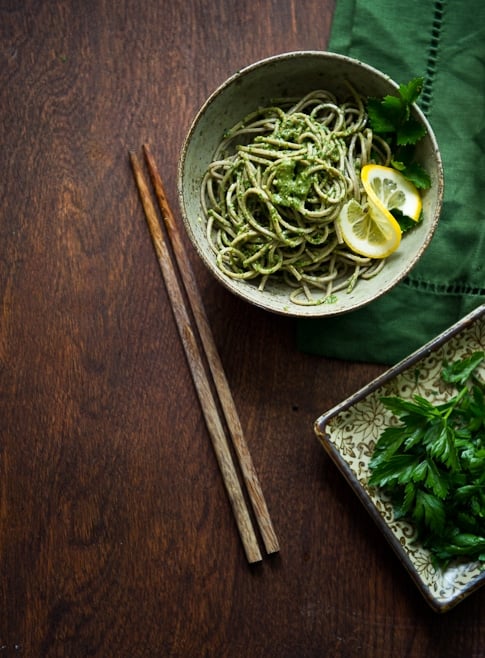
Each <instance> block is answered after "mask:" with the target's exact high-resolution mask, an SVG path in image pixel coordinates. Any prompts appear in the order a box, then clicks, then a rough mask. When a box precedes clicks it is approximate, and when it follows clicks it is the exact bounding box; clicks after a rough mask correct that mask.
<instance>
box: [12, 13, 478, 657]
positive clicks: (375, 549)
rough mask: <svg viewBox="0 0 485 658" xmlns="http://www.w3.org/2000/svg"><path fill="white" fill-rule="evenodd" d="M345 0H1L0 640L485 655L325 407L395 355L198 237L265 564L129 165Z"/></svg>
mask: <svg viewBox="0 0 485 658" xmlns="http://www.w3.org/2000/svg"><path fill="white" fill-rule="evenodd" d="M333 4H334V3H333V2H332V0H326V1H325V0H323V1H322V0H321V1H317V0H302V1H301V2H296V1H290V0H280V1H278V2H276V1H275V0H254V1H253V2H240V1H238V0H213V1H212V2H202V0H185V1H184V2H182V1H181V0H180V1H177V0H172V1H170V2H169V1H168V0H165V1H164V0H160V1H158V2H156V1H154V0H145V1H141V2H140V1H139V0H119V1H117V2H107V1H106V0H98V1H96V0H86V1H84V2H78V1H77V0H64V1H61V0H52V1H49V2H48V1H47V0H44V1H42V0H25V1H23V0H10V1H9V0H0V36H1V38H0V119H1V121H0V162H1V168H0V171H1V182H0V255H1V257H0V300H1V306H0V312H1V316H0V322H1V324H0V400H1V408H0V430H1V444H0V592H1V599H0V606H1V608H0V656H29V657H30V656H32V657H33V658H38V657H41V656H49V657H54V656H55V657H64V656H65V657H68V658H77V657H79V658H81V657H85V656H101V657H111V656H113V657H116V658H118V657H121V658H124V657H126V658H138V657H150V658H151V657H158V656H169V657H172V656H173V657H174V658H176V657H180V658H182V657H183V658H186V657H187V658H189V657H190V658H192V657H196V656H210V657H212V656H215V657H219V656H221V657H222V656H228V657H231V658H232V657H234V658H239V657H246V656H252V657H254V658H259V657H261V658H262V657H271V658H273V657H274V658H310V657H320V656H324V657H326V656H328V657H329V658H338V657H343V658H344V657H353V656H359V657H361V658H364V657H368V658H380V657H382V658H384V657H389V656H393V657H401V656H402V657H404V656H407V657H413V658H414V657H417V658H419V657H421V656H422V657H425V656H426V657H429V656H436V657H440V658H457V657H465V656H466V657H468V658H476V657H478V656H484V655H485V624H484V622H483V617H484V614H485V591H482V592H478V593H476V594H474V595H473V596H472V597H470V598H469V599H467V600H466V601H464V602H463V603H461V604H460V605H459V606H458V607H457V608H456V609H454V610H453V611H451V612H449V613H446V615H437V614H436V613H434V612H432V611H431V610H430V609H429V607H428V605H427V604H426V603H425V602H424V600H423V599H422V598H421V595H420V594H419V592H418V591H417V589H416V587H415V586H414V585H413V584H412V582H411V580H410V578H409V576H408V575H407V574H406V573H405V572H404V570H403V569H402V567H401V566H400V564H399V563H398V560H397V558H396V557H395V556H394V555H393V553H392V552H391V549H390V548H389V547H388V546H387V545H385V544H384V543H383V540H382V537H381V535H380V534H379V532H378V531H377V529H376V528H375V527H374V525H373V522H372V521H371V520H370V518H368V517H367V516H366V514H365V512H364V511H363V510H362V509H361V507H360V503H358V501H357V499H356V498H355V497H354V495H353V494H352V492H350V491H349V489H348V487H347V485H346V484H345V482H344V480H343V478H342V477H341V476H340V474H339V473H338V472H337V471H336V469H335V467H334V466H333V464H332V463H331V462H330V461H329V459H328V458H327V457H326V456H325V454H324V452H323V450H322V448H321V447H320V446H319V444H318V442H317V440H316V438H315V435H314V433H313V422H314V420H315V419H316V418H317V417H318V416H319V415H320V414H321V413H323V412H324V411H325V410H327V409H328V408H330V407H331V406H333V405H334V404H336V403H337V402H339V401H340V400H342V399H343V398H345V397H346V396H347V395H349V394H350V393H352V392H353V391H355V390H356V389H358V388H360V387H361V386H362V385H364V384H365V383H367V382H368V381H369V380H371V379H372V378H373V377H374V376H375V375H377V374H378V373H380V372H382V370H383V368H382V367H381V366H376V365H374V366H373V365H366V364H356V363H350V362H345V361H337V360H332V359H323V358H318V357H314V356H309V355H305V354H302V353H299V352H298V351H297V349H296V347H295V336H294V330H295V324H294V321H293V320H291V319H285V318H281V317H276V316H272V315H269V314H267V313H264V312H262V311H260V310H258V309H256V308H253V307H250V306H249V305H247V304H245V303H244V302H242V301H240V300H238V299H236V298H234V297H233V296H231V295H230V294H229V293H227V292H226V291H225V290H223V289H222V288H221V287H220V286H219V285H218V284H217V283H216V282H215V281H214V280H212V278H211V277H210V276H209V274H208V273H207V272H206V271H205V269H204V268H203V267H202V266H201V264H200V262H199V261H198V259H197V257H196V255H195V253H194V251H193V250H191V251H190V257H191V259H192V262H193V266H194V268H195V271H196V273H197V275H198V278H199V281H200V291H201V294H202V297H203V299H204V303H205V305H206V310H207V314H208V316H209V320H210V323H211V326H212V328H213V331H214V336H215V339H216V343H217V346H218V348H219V350H220V354H221V357H222V361H223V364H224V367H225V369H226V374H227V377H228V380H229V382H230V385H231V388H232V391H233V395H234V398H235V400H236V403H237V406H238V408H239V411H240V414H241V418H242V423H243V426H244V429H245V431H246V433H247V437H248V442H249V445H250V449H251V453H252V456H253V460H254V463H255V465H256V468H257V470H258V473H259V476H260V479H261V482H262V486H263V489H264V491H265V494H266V498H267V502H268V506H269V508H270V511H271V514H272V518H273V522H274V525H275V528H276V531H277V533H278V536H279V539H280V543H281V552H280V554H279V555H277V556H274V557H273V558H271V559H265V560H264V561H263V563H261V564H258V565H254V566H249V565H248V564H247V562H246V560H245V556H244V552H243V550H242V546H241V543H240V540H239V537H238V535H237V531H236V526H235V523H234V519H233V516H232V513H231V509H230V506H229V503H228V499H227V496H226V495H225V492H224V489H223V486H222V481H221V477H220V474H219V470H218V467H217V464H216V461H215V458H214V454H213V451H212V448H211V444H210V441H209V437H208V434H207V430H206V427H205V424H204V420H203V417H202V414H201V410H200V407H199V404H198V401H197V398H196V395H195V391H194V387H193V384H192V380H191V378H190V374H189V371H188V369H187V366H186V361H185V357H184V354H183V350H182V347H181V344H180V341H179V337H178V334H177V330H176V327H175V324H174V320H173V316H172V312H171V309H170V305H169V302H168V298H167V294H166V291H165V287H164V284H163V281H162V279H161V277H160V272H159V268H158V264H157V261H156V258H155V254H154V250H153V247H152V244H151V242H150V238H149V234H148V231H147V226H146V222H145V219H144V216H143V212H142V208H141V205H140V201H139V198H138V195H137V192H136V188H135V185H134V181H133V176H132V172H131V170H130V166H129V160H128V151H129V150H130V149H136V150H137V151H139V152H141V151H140V149H141V145H142V143H143V142H149V143H150V144H151V145H152V150H153V152H154V155H155V157H156V159H157V161H158V164H159V167H160V169H161V170H162V175H163V178H164V182H165V187H166V191H167V194H168V196H169V198H170V200H171V202H172V206H173V208H174V211H175V213H176V215H177V214H178V207H177V198H176V167H177V160H178V154H179V151H180V148H181V145H182V140H183V138H184V135H185V133H186V131H187V129H188V126H189V123H190V121H191V119H192V117H193V115H194V113H195V111H196V110H197V109H198V107H199V106H200V104H201V103H202V101H203V100H204V99H205V98H206V96H207V95H208V93H210V92H211V91H212V90H213V89H214V88H215V87H216V86H217V85H218V84H220V83H221V82H222V81H223V80H224V79H225V78H226V77H227V76H228V75H229V74H231V73H233V72H234V71H235V70H237V69H238V68H240V67H242V66H244V65H246V64H249V63H251V62H252V61H254V60H256V59H259V58H261V57H264V56H267V55H272V54H276V53H279V52H283V51H286V50H293V49H325V48H326V46H327V43H328V37H329V30H330V24H331V18H332V12H333Z"/></svg>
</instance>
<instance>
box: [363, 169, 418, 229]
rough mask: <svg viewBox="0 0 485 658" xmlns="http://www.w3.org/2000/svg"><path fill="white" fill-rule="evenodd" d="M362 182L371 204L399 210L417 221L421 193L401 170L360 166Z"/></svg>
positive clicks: (390, 209)
mask: <svg viewBox="0 0 485 658" xmlns="http://www.w3.org/2000/svg"><path fill="white" fill-rule="evenodd" d="M361 179H362V184H363V186H364V190H365V191H366V193H367V196H368V197H369V202H370V203H371V205H372V206H376V205H377V206H379V205H380V204H382V206H383V207H384V208H385V209H386V210H389V211H392V210H400V211H401V212H402V214H403V215H406V216H407V217H410V218H411V219H413V220H414V221H415V222H417V221H418V220H419V218H420V216H421V209H422V202H421V195H420V193H419V192H418V190H417V189H416V187H415V186H414V185H413V184H412V183H411V182H410V181H409V180H408V179H407V178H405V177H404V176H403V175H402V174H401V172H399V171H397V169H392V168H391V167H384V166H382V165H375V164H369V165H365V166H364V167H362V172H361Z"/></svg>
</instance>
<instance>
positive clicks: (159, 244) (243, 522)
mask: <svg viewBox="0 0 485 658" xmlns="http://www.w3.org/2000/svg"><path fill="white" fill-rule="evenodd" d="M130 161H131V165H132V168H133V173H134V176H135V181H136V184H137V187H138V191H139V194H140V198H141V202H142V205H143V209H144V211H145V216H146V219H147V223H148V227H149V230H150V234H151V237H152V240H153V244H154V247H155V251H156V253H157V257H158V262H159V265H160V269H161V271H162V275H163V278H164V281H165V285H166V288H167V292H168V295H169V297H170V302H171V306H172V310H173V314H174V317H175V321H176V324H177V328H178V332H179V335H180V339H181V341H182V345H183V347H184V350H185V354H186V357H187V361H188V363H189V366H190V372H191V374H192V379H193V381H194V385H195V388H196V391H197V394H198V397H199V400H200V404H201V408H202V412H203V414H204V418H205V421H206V424H207V428H208V431H209V434H210V437H211V440H212V445H213V448H214V452H215V455H216V458H217V462H218V464H219V468H220V471H221V474H222V478H223V481H224V485H225V488H226V491H227V494H228V497H229V500H230V503H231V507H232V510H233V513H234V517H235V520H236V524H237V527H238V530H239V534H240V537H241V540H242V543H243V546H244V550H245V553H246V557H247V559H248V561H249V562H251V563H253V562H260V561H261V559H262V557H261V551H260V549H259V545H258V541H257V537H256V534H255V532H254V528H253V526H252V522H251V517H250V515H249V512H248V509H247V506H246V501H245V499H244V494H243V491H242V489H241V485H240V482H239V479H238V477H237V472H236V469H235V466H234V463H233V461H232V455H231V451H230V448H229V445H228V442H227V438H226V435H225V432H224V428H223V426H222V423H221V419H220V418H219V413H218V410H217V405H216V402H215V399H214V395H213V393H212V389H211V386H210V382H209V380H208V378H207V373H206V369H205V366H204V361H203V358H202V355H201V353H200V350H199V346H198V343H197V340H196V337H195V335H194V333H193V330H192V326H191V322H190V318H189V315H188V312H187V309H186V307H185V303H184V296H183V293H182V290H181V287H180V284H179V281H178V279H177V276H176V274H175V272H174V270H173V268H172V260H171V256H170V252H169V250H168V248H167V245H166V242H165V238H164V235H163V233H162V230H161V227H160V225H159V222H158V217H157V213H156V211H155V207H154V205H153V203H152V200H151V197H150V192H149V189H148V186H147V184H146V182H145V178H144V175H143V171H142V168H141V166H140V163H139V161H138V158H137V156H136V155H135V154H134V153H133V152H130Z"/></svg>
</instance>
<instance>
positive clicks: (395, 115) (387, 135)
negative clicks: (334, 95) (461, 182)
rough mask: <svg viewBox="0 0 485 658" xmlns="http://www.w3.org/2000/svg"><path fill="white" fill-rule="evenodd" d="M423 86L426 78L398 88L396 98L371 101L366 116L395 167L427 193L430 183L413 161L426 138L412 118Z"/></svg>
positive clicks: (424, 130)
mask: <svg viewBox="0 0 485 658" xmlns="http://www.w3.org/2000/svg"><path fill="white" fill-rule="evenodd" d="M423 86H424V78H421V77H418V78H414V79H413V80H411V81H410V82H408V83H407V84H402V85H400V86H399V90H398V94H397V96H392V95H390V94H389V95H386V96H384V97H383V98H369V99H368V101H367V115H368V117H369V125H370V127H371V128H372V130H373V131H374V133H376V134H378V135H380V136H381V137H382V138H383V139H384V140H385V141H386V142H387V143H388V144H389V147H390V148H391V153H392V165H393V167H395V168H396V169H398V170H399V171H401V173H402V174H403V175H404V176H406V178H408V179H409V180H410V181H412V182H413V183H414V185H415V186H416V187H418V188H420V189H427V188H429V187H430V185H431V180H430V178H429V176H428V174H427V173H426V172H425V171H424V169H423V168H422V167H421V166H420V165H418V164H417V163H416V162H415V161H414V147H415V146H416V144H417V143H418V142H419V141H420V140H421V139H422V138H423V137H424V136H425V135H426V128H425V127H424V126H423V125H422V124H421V123H420V122H419V121H418V120H417V119H416V117H415V116H414V115H413V114H412V110H411V108H412V105H413V103H416V101H417V99H418V97H419V95H420V93H421V91H422V90H423Z"/></svg>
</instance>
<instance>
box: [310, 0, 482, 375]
mask: <svg viewBox="0 0 485 658" xmlns="http://www.w3.org/2000/svg"><path fill="white" fill-rule="evenodd" d="M484 26H485V3H483V0H469V1H468V2H467V3H463V2H460V1H459V0H448V1H447V0H441V1H435V2H430V1H426V0H408V2H406V3H404V4H403V3H398V2H388V0H372V2H369V0H337V5H336V10H335V15H334V19H333V25H332V32H331V38H330V43H329V50H331V51H334V52H339V53H342V54H345V55H349V56H351V57H355V58H357V59H360V60H362V61H364V62H366V63H368V64H370V65H372V66H375V67H376V68H379V69H380V70H382V71H384V72H385V73H387V74H388V75H390V76H391V77H392V78H393V79H394V80H396V82H398V83H406V82H408V81H409V80H411V79H412V78H414V77H416V76H423V77H424V78H425V87H424V90H423V92H422V95H421V99H420V106H421V109H422V110H423V111H424V113H425V114H426V116H427V117H428V120H429V121H430V123H431V125H432V127H433V130H434V132H435V135H436V139H437V141H438V144H439V146H440V150H441V155H442V159H443V167H444V173H445V193H444V203H443V210H442V214H441V218H440V221H439V223H438V228H437V230H436V233H435V236H434V238H433V240H432V241H431V244H430V246H429V247H428V249H427V251H426V252H425V254H424V256H423V257H422V259H421V260H420V261H419V263H418V264H417V265H416V266H415V267H414V268H413V270H412V271H411V272H410V273H409V275H408V276H407V277H406V279H405V280H404V281H403V282H402V283H400V284H398V285H397V286H396V287H395V288H393V290H391V291H390V292H389V293H387V294H386V295H384V296H383V297H381V298H380V299H378V300H376V301H375V302H372V303H371V304H370V305H368V306H366V307H365V308H362V309H359V310H357V311H354V312H352V313H350V314H347V315H345V316H341V317H336V318H329V319H323V318H318V319H305V320H299V321H298V322H297V345H298V348H299V349H300V350H301V351H304V352H309V353H315V354H320V355H322V356H329V357H335V358H342V359H350V360H355V361H367V362H377V363H383V364H394V363H396V362H397V361H399V360H401V359H402V358H404V357H405V356H407V355H408V354H409V353H411V352H413V351H414V350H415V349H417V348H418V347H420V346H421V345H423V344H424V343H426V342H427V341H428V340H430V339H431V338H433V337H434V336H436V335H437V334H439V333H440V332H441V331H443V330H444V329H445V328H447V327H448V326H450V325H451V324H453V323H454V322H456V321H457V320H458V319H459V318H461V317H462V316H463V315H465V314H466V313H468V312H469V311H471V310H472V309H473V308H476V307H477V306H479V305H480V304H483V303H484V302H485V270H484V266H483V261H484V259H485V198H484V194H483V188H484V183H485V174H484V172H485V91H484V90H485V27H484Z"/></svg>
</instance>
